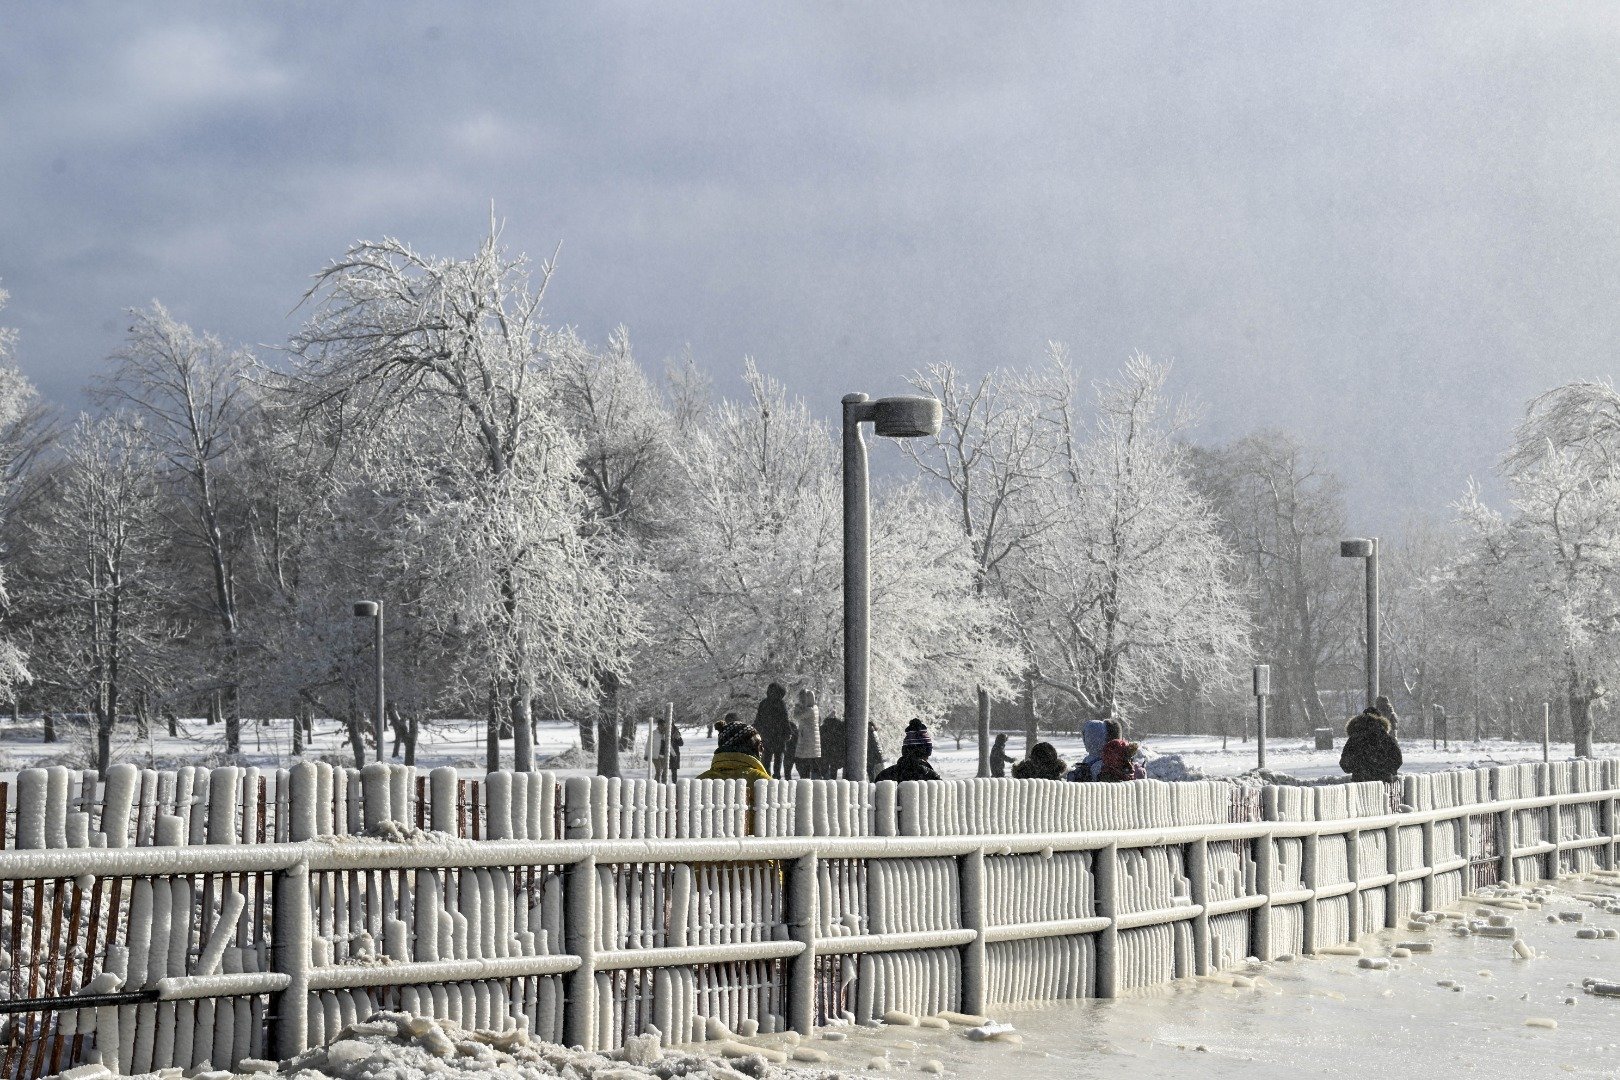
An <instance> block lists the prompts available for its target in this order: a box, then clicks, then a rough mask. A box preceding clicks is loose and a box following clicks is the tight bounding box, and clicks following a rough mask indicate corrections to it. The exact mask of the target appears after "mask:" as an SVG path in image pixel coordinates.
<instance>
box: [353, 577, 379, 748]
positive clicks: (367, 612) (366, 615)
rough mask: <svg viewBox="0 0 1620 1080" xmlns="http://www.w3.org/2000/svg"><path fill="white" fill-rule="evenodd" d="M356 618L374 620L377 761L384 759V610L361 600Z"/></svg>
mask: <svg viewBox="0 0 1620 1080" xmlns="http://www.w3.org/2000/svg"><path fill="white" fill-rule="evenodd" d="M354 617H355V618H357V619H371V620H373V627H374V630H375V636H376V652H377V703H376V715H374V716H373V717H372V718H371V728H372V733H373V734H374V735H375V736H376V739H377V760H378V761H381V760H382V759H383V706H384V704H385V703H384V700H383V608H382V602H381V601H378V600H361V601H359V602H358V603H356V604H355V605H354Z"/></svg>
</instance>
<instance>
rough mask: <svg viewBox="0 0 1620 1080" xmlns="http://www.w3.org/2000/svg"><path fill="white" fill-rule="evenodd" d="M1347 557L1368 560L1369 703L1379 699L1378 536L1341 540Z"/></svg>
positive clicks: (1342, 550)
mask: <svg viewBox="0 0 1620 1080" xmlns="http://www.w3.org/2000/svg"><path fill="white" fill-rule="evenodd" d="M1339 554H1340V555H1342V556H1343V557H1344V558H1346V559H1366V560H1367V704H1366V706H1365V707H1366V708H1369V709H1370V708H1372V707H1373V705H1374V704H1376V703H1377V701H1378V537H1376V536H1374V537H1372V538H1370V539H1365V540H1363V539H1355V540H1341V541H1339Z"/></svg>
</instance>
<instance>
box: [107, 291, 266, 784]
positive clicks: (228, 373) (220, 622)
mask: <svg viewBox="0 0 1620 1080" xmlns="http://www.w3.org/2000/svg"><path fill="white" fill-rule="evenodd" d="M129 315H130V328H129V335H128V338H127V339H126V341H125V343H124V345H123V347H122V348H121V349H120V350H119V351H118V352H117V353H116V354H114V357H113V360H114V364H115V367H114V370H113V373H112V375H111V377H110V378H108V379H107V380H106V381H104V382H103V383H102V384H101V385H100V387H99V388H98V397H99V398H100V399H101V400H102V401H104V402H106V403H109V404H111V405H113V406H116V407H118V408H120V409H123V410H126V411H127V412H129V414H130V415H131V416H132V417H134V418H137V419H139V421H140V423H139V425H138V426H136V427H135V428H132V430H133V431H135V432H137V433H139V434H140V435H142V436H143V437H144V438H145V439H146V440H147V444H148V450H149V453H150V455H151V460H152V461H153V462H154V463H155V468H156V469H157V474H158V476H159V479H160V480H161V481H162V483H163V486H164V490H165V495H166V498H165V500H164V508H165V518H166V522H167V525H168V527H169V530H170V539H171V542H172V554H173V560H174V573H175V575H176V582H175V587H176V594H177V596H178V597H179V598H180V602H181V603H182V604H183V605H185V606H186V607H187V608H188V609H189V615H190V618H188V619H187V620H186V621H187V622H188V624H189V625H190V628H191V632H192V633H193V634H194V635H195V636H194V644H195V646H196V649H195V651H194V653H193V659H194V661H195V662H196V664H197V671H196V672H195V675H194V685H195V688H196V689H197V690H198V691H201V692H203V693H208V694H213V693H217V694H219V695H220V700H221V707H222V709H223V713H224V721H225V749H226V752H227V753H232V754H234V753H236V752H237V751H238V750H239V748H240V745H241V719H242V711H241V697H240V691H241V684H242V679H243V671H244V666H245V659H246V658H245V656H244V641H243V636H242V596H241V593H242V565H241V564H242V559H243V553H244V549H245V547H246V544H247V539H248V534H247V528H246V524H247V522H246V514H245V510H244V501H245V499H244V494H245V493H244V491H243V487H242V481H243V479H244V478H243V476H242V475H241V471H240V462H241V459H242V454H243V442H242V437H243V435H244V433H245V431H246V429H247V427H248V423H249V418H250V416H251V414H252V412H253V409H254V401H253V395H252V393H251V389H250V386H249V384H248V382H247V380H246V378H245V375H246V372H247V370H248V368H249V367H250V366H251V364H252V362H253V358H252V356H251V354H249V353H248V352H247V351H246V350H243V349H231V348H229V347H227V346H226V345H225V344H224V343H223V342H222V341H220V339H219V338H217V337H215V336H214V335H212V334H207V333H199V332H197V331H195V330H193V329H192V328H191V327H189V326H187V325H186V324H185V323H182V322H180V321H178V320H176V319H175V318H174V317H173V316H172V315H170V314H169V312H168V310H167V309H166V308H164V306H163V305H162V304H159V303H156V302H153V304H152V306H151V307H149V308H145V309H138V310H132V311H130V312H129Z"/></svg>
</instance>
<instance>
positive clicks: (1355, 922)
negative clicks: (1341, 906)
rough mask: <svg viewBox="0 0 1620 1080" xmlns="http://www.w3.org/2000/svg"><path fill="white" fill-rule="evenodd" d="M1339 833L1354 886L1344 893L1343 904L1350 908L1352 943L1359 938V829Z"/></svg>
mask: <svg viewBox="0 0 1620 1080" xmlns="http://www.w3.org/2000/svg"><path fill="white" fill-rule="evenodd" d="M1341 835H1342V836H1343V837H1344V863H1345V867H1346V868H1347V869H1348V871H1349V878H1350V882H1351V884H1353V885H1354V886H1355V888H1353V889H1351V890H1350V891H1349V892H1347V893H1345V895H1346V896H1348V897H1349V898H1350V902H1349V903H1348V904H1347V905H1345V906H1346V907H1348V908H1349V909H1350V937H1349V943H1350V944H1352V945H1353V944H1355V943H1356V942H1357V941H1359V940H1360V939H1361V830H1360V829H1352V830H1351V831H1349V832H1347V833H1342V834H1341ZM1334 944H1338V942H1334Z"/></svg>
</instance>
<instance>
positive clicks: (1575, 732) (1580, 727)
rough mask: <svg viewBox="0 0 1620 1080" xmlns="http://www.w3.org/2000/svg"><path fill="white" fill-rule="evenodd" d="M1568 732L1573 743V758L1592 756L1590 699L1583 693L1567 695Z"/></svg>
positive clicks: (1588, 695) (1589, 696)
mask: <svg viewBox="0 0 1620 1080" xmlns="http://www.w3.org/2000/svg"><path fill="white" fill-rule="evenodd" d="M1569 731H1570V736H1571V737H1572V738H1573V739H1574V741H1575V756H1576V757H1578V758H1589V757H1591V756H1592V697H1591V695H1590V694H1587V693H1584V692H1577V693H1572V694H1570V695H1569Z"/></svg>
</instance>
